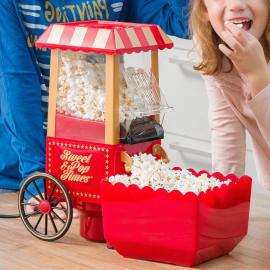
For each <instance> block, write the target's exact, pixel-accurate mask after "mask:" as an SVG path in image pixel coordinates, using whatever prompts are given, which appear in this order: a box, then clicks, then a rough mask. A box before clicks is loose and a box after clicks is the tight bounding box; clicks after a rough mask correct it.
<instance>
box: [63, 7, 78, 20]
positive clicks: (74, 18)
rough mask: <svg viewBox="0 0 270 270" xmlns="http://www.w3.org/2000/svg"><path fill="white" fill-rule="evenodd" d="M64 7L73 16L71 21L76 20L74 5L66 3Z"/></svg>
mask: <svg viewBox="0 0 270 270" xmlns="http://www.w3.org/2000/svg"><path fill="white" fill-rule="evenodd" d="M65 8H67V9H69V10H70V11H71V13H72V16H73V21H74V22H76V14H75V11H74V8H75V5H66V6H65Z"/></svg>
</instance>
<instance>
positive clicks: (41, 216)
mask: <svg viewBox="0 0 270 270" xmlns="http://www.w3.org/2000/svg"><path fill="white" fill-rule="evenodd" d="M43 216H44V214H41V215H40V217H39V219H38V221H37V224H36V226H35V227H34V230H37V227H38V225H39V223H40V221H41V220H42V218H43Z"/></svg>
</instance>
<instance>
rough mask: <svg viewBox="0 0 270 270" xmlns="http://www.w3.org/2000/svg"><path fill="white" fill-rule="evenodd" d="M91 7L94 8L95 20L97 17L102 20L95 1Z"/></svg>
mask: <svg viewBox="0 0 270 270" xmlns="http://www.w3.org/2000/svg"><path fill="white" fill-rule="evenodd" d="M93 7H94V13H95V18H96V19H98V17H99V18H100V19H101V20H102V19H103V15H102V12H101V10H100V8H99V6H98V4H97V3H96V2H95V1H93Z"/></svg>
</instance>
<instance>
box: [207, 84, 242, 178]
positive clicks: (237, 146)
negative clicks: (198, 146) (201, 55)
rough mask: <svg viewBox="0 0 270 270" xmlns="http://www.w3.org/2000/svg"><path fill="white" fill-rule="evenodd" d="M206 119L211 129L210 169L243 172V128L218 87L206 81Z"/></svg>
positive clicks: (238, 173) (226, 172) (225, 172)
mask: <svg viewBox="0 0 270 270" xmlns="http://www.w3.org/2000/svg"><path fill="white" fill-rule="evenodd" d="M206 86H207V95H208V101H209V111H208V120H209V126H210V129H211V144H212V171H218V172H221V173H223V174H225V175H226V174H229V173H235V174H237V175H238V176H240V175H243V174H244V173H245V153H246V135H245V128H244V126H243V125H242V124H241V122H240V121H239V120H238V118H237V117H236V115H235V114H234V112H233V111H232V109H231V107H230V105H229V103H228V102H227V100H226V99H225V98H224V95H223V92H222V90H221V89H220V88H219V87H215V86H214V85H212V84H211V82H210V83H209V82H207V85H206Z"/></svg>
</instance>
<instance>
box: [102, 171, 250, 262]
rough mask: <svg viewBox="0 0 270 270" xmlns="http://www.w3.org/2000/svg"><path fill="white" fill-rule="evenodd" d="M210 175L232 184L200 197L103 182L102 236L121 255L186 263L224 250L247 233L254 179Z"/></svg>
mask: <svg viewBox="0 0 270 270" xmlns="http://www.w3.org/2000/svg"><path fill="white" fill-rule="evenodd" d="M192 172H193V173H194V174H195V175H199V174H200V173H196V172H195V171H192ZM201 173H205V171H204V172H201ZM214 175H215V177H217V178H219V179H220V180H225V179H227V178H230V179H232V182H231V183H230V184H229V185H228V186H227V185H225V184H224V185H222V186H221V188H214V189H213V190H209V191H207V192H206V193H200V194H199V195H198V196H197V195H195V194H194V193H191V192H189V193H187V194H185V195H183V194H182V193H181V192H179V191H172V192H170V193H168V192H167V191H166V190H164V189H159V190H157V191H154V190H153V189H152V188H150V187H144V188H143V189H140V188H138V187H137V186H135V185H131V186H129V187H125V186H124V185H123V184H121V183H118V184H116V185H112V184H111V183H109V182H107V181H103V182H102V183H101V198H102V212H103V224H104V235H105V239H106V240H107V242H108V243H109V244H110V245H112V246H113V247H114V248H115V249H116V251H118V252H119V253H120V254H121V255H123V256H125V257H130V258H137V259H145V260H153V261H159V262H167V263H172V264H177V265H182V266H189V267H191V266H194V265H197V264H199V263H201V262H204V261H207V260H210V259H212V258H215V257H218V256H222V255H225V254H228V253H229V252H230V251H231V250H232V249H233V248H234V247H235V246H236V245H237V244H238V243H239V242H240V240H241V239H242V238H243V237H244V236H245V235H246V234H247V230H248V219H249V207H250V195H251V182H252V181H251V178H250V177H248V176H243V177H241V178H240V179H238V178H237V177H236V176H235V175H229V176H227V177H224V176H223V175H222V174H220V173H216V174H214Z"/></svg>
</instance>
